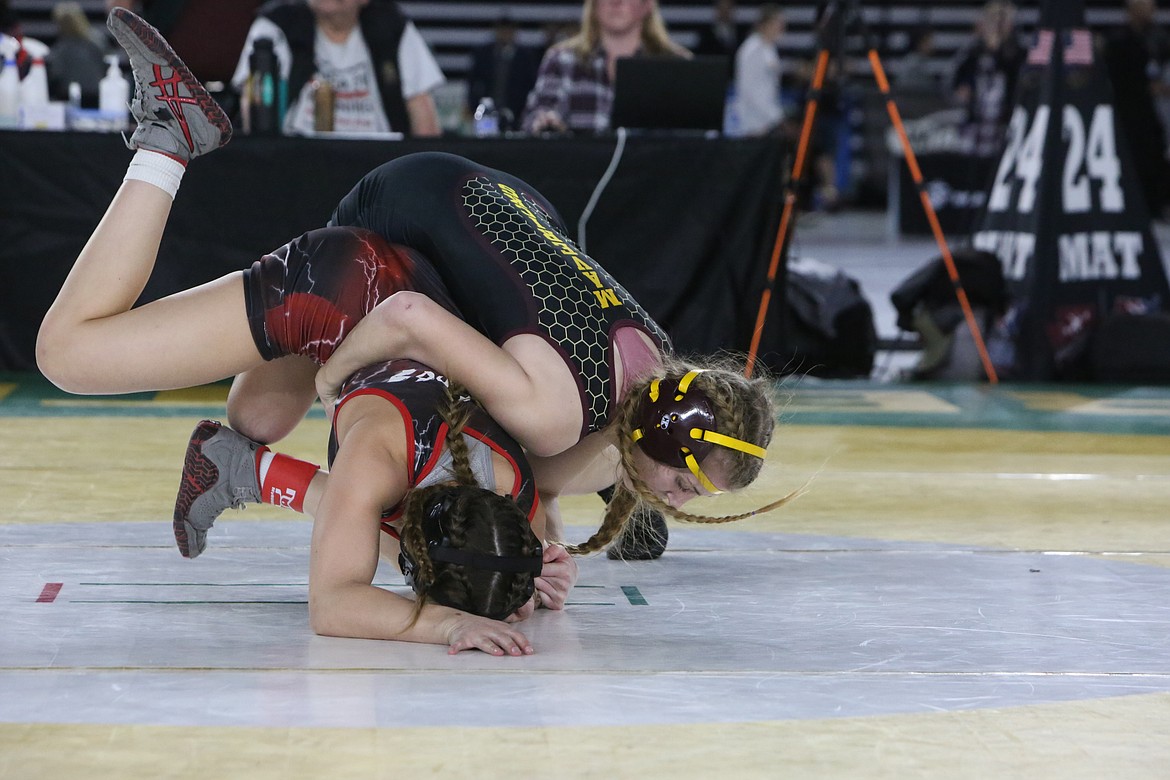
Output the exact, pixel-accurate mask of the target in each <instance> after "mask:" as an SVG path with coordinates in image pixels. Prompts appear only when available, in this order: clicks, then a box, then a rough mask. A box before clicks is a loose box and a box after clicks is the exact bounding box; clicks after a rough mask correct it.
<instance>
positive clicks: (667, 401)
mask: <svg viewBox="0 0 1170 780" xmlns="http://www.w3.org/2000/svg"><path fill="white" fill-rule="evenodd" d="M700 373H702V371H688V372H687V373H686V375H684V376H683V378H682V379H680V380H678V382H674V381H672V380H669V379H656V380H654V381H653V382H651V383H650V387H649V388H648V389H647V390H646V397H645V398H644V399H642V407H641V409H639V411H638V418H637V419H638V424H637V427H636V428H635V429H634V432H633V433H632V434H630V435H631V437H632V438H633V439H634V441H636V442H637V443H638V446H640V447H641V448H642V451H643V452H645V453H646V454H647V455H649V456H650V457H651V458H653V459H654V460H656V461H658V462H659V463H664V464H666V465H667V466H672V467H674V468H682V467H684V466H685V467H686V468H688V469H690V470H691V473H692V474H694V475H695V476H696V477H698V479H699V483H700V484H701V485H702V486H703V487H704V488H706V489H707V491H708V492H711V493H722V492H723V491H722V490H720V489H719V488H717V487H715V485H714V484H713V483H712V482H711V480H709V479H707V475H706V474H704V473H703V470H702V469H701V468H699V462H700V461H702V460H703V459H704V458H706V457H707V455H708V454H709V453H710V452H711V448H712V447H714V446H716V445H718V446H720V447H727V448H728V449H732V450H738V451H740V452H746V453H747V454H748V455H754V456H755V457H757V458H763V457H764V455H765V454H766V451H765V450H764V448H763V447H760V446H757V445H755V444H752V443H751V442H746V441H743V440H741V439H736V438H734V437H732V436H727V435H725V434H722V433H718V432H716V431H715V411H714V409H713V407H712V406H711V399H710V398H708V397H707V394H706V393H704V392H703V391H702V390H700V389H698V388H692V387H691V382H692V381H694V379H695V377H696V376H698V375H699V374H700Z"/></svg>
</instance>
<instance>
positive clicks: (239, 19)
mask: <svg viewBox="0 0 1170 780" xmlns="http://www.w3.org/2000/svg"><path fill="white" fill-rule="evenodd" d="M262 3H263V0H150V2H148V3H147V14H146V17H145V18H146V20H147V21H148V22H150V23H151V24H153V25H154V26H155V27H157V28H158V31H159V32H161V33H162V34H163V35H164V36H166V39H167V41H168V42H169V43H170V44H171V47H172V48H173V49H174V50H175V53H176V54H178V55H179V56H180V57H181V58H182V59H183V62H185V63H187V67H188V68H189V69H190V70H191V73H192V74H193V75H194V76H195V78H197V79H199V80H200V81H201V82H203V83H204V84H206V83H208V82H216V81H218V82H223V83H228V82H230V81H231V80H232V74H233V73H234V72H235V69H236V61H237V59H238V58H239V56H240V50H241V49H243V47H244V40H245V37H246V36H247V34H248V28H249V27H250V26H251V24H252V22H253V20H254V19H255V18H256V10H257V9H258V8H259V7H260V6H261V5H262ZM131 10H133V9H131Z"/></svg>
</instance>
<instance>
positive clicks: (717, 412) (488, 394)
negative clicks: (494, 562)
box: [317, 152, 792, 552]
mask: <svg viewBox="0 0 1170 780" xmlns="http://www.w3.org/2000/svg"><path fill="white" fill-rule="evenodd" d="M330 224H332V225H354V226H358V227H363V228H368V229H370V230H373V231H375V232H376V233H378V234H380V235H381V236H383V237H384V238H386V239H387V240H389V241H391V242H392V243H395V244H400V245H404V246H407V247H411V248H413V249H416V250H418V251H419V252H421V253H422V254H423V255H424V256H426V257H427V259H429V260H430V261H431V262H432V263H433V264H434V266H435V268H436V269H437V270H438V272H439V274H440V275H441V276H442V278H443V281H444V282H445V283H446V285H447V287H448V289H449V290H450V292H451V295H452V299H453V300H454V302H455V304H456V306H457V307H458V309H459V311H460V312H461V313H462V314H463V316H464V317H466V321H464V320H462V319H460V318H458V317H454V316H452V315H451V314H450V312H448V311H445V310H444V308H443V306H442V305H441V304H439V303H438V302H436V301H433V300H429V299H427V298H426V297H425V296H424V295H422V294H419V293H415V292H400V293H397V294H395V295H393V296H391V297H390V298H388V299H387V300H385V301H384V302H382V303H381V304H380V305H378V306H377V307H375V308H374V309H373V311H371V312H370V315H369V316H368V317H366V318H365V319H364V320H363V321H362V323H361V324H359V325H358V326H356V327H355V329H354V330H353V332H352V333H351V334H350V335H349V337H348V338H347V340H346V342H345V343H344V344H343V345H341V347H340V348H339V349H338V350H337V352H336V353H335V354H334V355H333V357H332V358H331V359H330V360H329V361H328V362H326V364H325V366H324V367H323V368H322V369H321V371H320V372H319V374H318V377H317V390H318V394H319V395H320V396H321V399H322V401H323V402H325V405H326V410H327V411H328V408H329V403H328V402H329V400H330V398H331V397H332V396H333V394H334V393H335V390H334V388H335V387H336V386H337V385H338V384H339V383H340V381H341V380H342V379H343V378H344V377H345V376H347V375H348V374H350V373H352V371H353V370H355V369H356V368H357V367H358V366H361V365H365V364H367V363H369V362H372V361H375V360H382V359H386V358H388V357H391V356H396V357H409V358H412V359H414V360H418V361H420V362H423V363H426V364H427V365H431V366H434V367H435V370H437V371H440V372H441V373H444V374H445V375H447V376H450V377H452V378H453V379H455V380H456V381H458V382H460V383H461V384H463V385H465V386H466V387H467V388H468V390H469V391H470V392H471V393H472V395H474V396H475V397H476V398H477V399H478V400H479V402H480V403H482V404H483V405H484V407H485V408H486V409H487V410H488V412H489V413H490V414H491V415H492V416H493V417H494V418H495V419H496V420H498V421H499V423H500V424H501V425H503V426H504V428H505V429H506V430H507V431H508V432H509V433H510V434H512V435H513V436H515V437H516V439H517V440H518V441H519V442H520V443H521V444H522V445H523V446H524V447H525V449H527V450H528V451H529V453H530V455H537V456H555V457H550V459H548V460H545V461H543V462H538V461H537V460H535V459H534V460H533V464H534V468H536V469H537V470H538V481H541V480H542V479H543V478H544V477H546V476H553V475H555V476H556V477H557V479H556V480H555V481H557V482H563V481H565V479H566V478H567V477H568V475H577V476H576V479H575V483H574V487H575V488H576V489H578V490H581V491H583V492H585V491H588V490H596V489H600V488H603V487H607V486H609V485H611V484H613V483H614V480H615V476H617V477H618V478H619V484H622V483H623V482H624V483H625V484H626V485H627V486H628V487H629V488H632V491H630V490H619V491H617V492H616V493H615V495H614V498H613V499H612V500H611V501H610V503H609V506H608V507H607V511H606V516H605V519H604V520H603V522H602V526H601V528H600V529H599V531H598V533H597V534H596V535H595V536H594V537H592V538H591V539H589V540H588V541H587V542H585V543H584V544H582V545H579V546H577V547H575V548H570V550H572V551H574V552H589V551H592V550H598V549H600V548H601V547H603V546H604V545H605V544H607V543H608V542H609V540H611V539H612V538H613V537H614V536H616V535H617V533H618V532H619V531H620V530H621V527H622V524H623V523H624V521H625V519H626V517H627V515H628V514H629V512H630V510H631V508H632V507H633V505H634V503H635V501H636V498H635V497H638V498H641V500H643V501H645V502H646V503H648V504H650V505H652V506H654V507H656V508H658V509H659V510H661V511H664V512H666V513H668V514H671V515H673V516H674V517H677V518H679V519H682V520H687V521H692V522H711V521H712V520H714V521H716V522H725V521H728V520H735V519H739V518H741V517H747V516H750V515H751V514H756V513H758V512H763V511H767V510H769V509H773V508H775V507H777V506H780V505H781V504H783V503H785V502H786V501H788V500H789V499H791V498H792V495H791V494H790V495H789V496H786V497H784V498H783V499H781V500H779V501H776V502H774V503H772V504H769V505H768V506H766V507H763V508H761V509H759V510H756V512H751V513H747V514H743V515H737V516H733V517H723V518H703V517H699V516H696V515H690V514H687V513H685V512H682V511H680V507H681V506H682V505H683V504H684V503H685V502H686V501H688V500H689V499H691V498H693V497H695V496H698V495H709V494H713V493H718V492H721V491H723V490H733V489H737V488H742V487H744V486H746V485H748V484H750V483H751V482H752V481H753V480H754V479H755V478H756V476H757V475H758V474H759V472H760V468H761V465H762V463H763V458H764V454H765V448H766V447H767V446H768V444H769V442H770V441H771V438H772V432H773V427H774V425H775V412H774V407H773V403H772V399H771V394H770V391H771V386H770V383H769V382H767V381H766V380H763V379H757V380H754V381H750V380H747V379H745V378H744V377H743V376H742V374H741V373H740V372H739V371H738V370H733V369H730V368H728V367H726V366H724V367H722V368H720V367H717V366H716V365H714V364H708V365H705V366H703V365H693V364H689V363H686V362H684V361H681V360H679V359H678V358H675V357H673V356H672V355H671V346H670V342H669V339H668V338H667V336H666V334H665V333H664V332H663V331H662V329H661V328H660V327H659V326H658V325H657V324H656V323H655V322H654V321H653V320H652V319H651V318H650V316H649V315H648V314H647V313H646V311H645V310H644V309H643V308H642V307H641V306H639V305H638V303H637V302H636V301H635V300H634V299H633V298H632V297H631V296H630V295H629V293H627V292H626V291H625V290H624V289H623V288H622V287H621V285H619V284H618V283H617V282H616V281H615V280H614V279H613V277H611V276H610V275H609V274H608V273H606V271H605V269H604V268H602V267H601V266H600V265H599V264H598V263H597V262H596V261H594V260H593V259H592V258H590V257H588V256H586V255H584V254H582V253H581V252H579V251H578V250H577V248H576V246H574V244H573V242H572V241H571V240H570V239H569V238H568V237H567V230H566V227H565V225H564V223H563V222H562V221H561V220H560V218H559V217H558V216H557V213H556V210H555V209H554V208H553V207H552V205H551V204H550V203H548V201H547V200H545V198H544V197H543V196H541V194H540V193H539V192H537V191H536V190H535V189H533V188H532V187H531V186H530V185H528V184H526V183H525V182H523V181H521V180H520V179H517V178H516V177H514V176H511V175H509V174H507V173H503V172H501V171H497V170H493V169H491V168H488V167H485V166H482V165H479V164H477V163H474V162H472V161H470V160H467V159H464V158H462V157H457V156H455V155H452V154H444V153H438V152H428V153H421V154H412V155H407V156H405V157H401V158H398V159H396V160H393V161H391V162H389V163H386V164H384V165H381V166H379V167H378V168H376V169H375V170H374V171H372V172H371V173H369V174H367V175H366V176H365V177H364V178H363V179H362V180H361V181H360V182H359V183H358V184H357V186H356V187H355V188H354V189H353V190H352V191H351V192H350V193H349V194H348V195H347V196H346V197H345V198H344V199H343V200H342V201H341V203H340V205H339V206H338V207H337V210H336V211H335V212H334V214H333V218H332V219H331V221H330ZM572 399H576V401H577V402H576V403H574V402H573V400H572ZM619 466H620V467H619ZM622 474H624V477H622ZM542 485H543V482H542ZM548 506H549V509H550V518H552V522H554V523H555V522H556V519H555V514H553V507H554V506H555V504H554V503H553V502H548Z"/></svg>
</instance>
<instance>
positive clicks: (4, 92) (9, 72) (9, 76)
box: [0, 36, 20, 129]
mask: <svg viewBox="0 0 1170 780" xmlns="http://www.w3.org/2000/svg"><path fill="white" fill-rule="evenodd" d="M0 41H3V44H4V52H3V54H4V70H2V71H0V128H2V129H9V128H14V127H16V126H17V125H18V124H20V74H19V73H18V72H17V70H16V50H15V49H14V48H13V46H12V44H14V43H16V41H15V40H13V39H12V38H7V37H5V36H0Z"/></svg>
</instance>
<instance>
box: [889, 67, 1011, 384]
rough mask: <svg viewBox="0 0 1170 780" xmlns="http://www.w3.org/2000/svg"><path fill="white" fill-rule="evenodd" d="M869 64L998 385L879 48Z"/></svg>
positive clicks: (969, 322)
mask: <svg viewBox="0 0 1170 780" xmlns="http://www.w3.org/2000/svg"><path fill="white" fill-rule="evenodd" d="M869 63H870V65H871V66H872V67H873V75H874V78H875V79H877V84H878V89H880V90H881V93H882V95H884V96H885V98H886V111H887V112H888V113H889V115H890V120H891V121H892V122H893V123H894V129H895V130H897V132H898V140H899V141H900V142H901V144H902V154H903V156H904V157H905V158H906V165H907V166H909V168H910V175H911V176H912V177H913V178H914V186H916V187H917V188H918V197H919V199H920V200H921V201H922V207H923V208H924V209H925V210H926V219H927V221H928V222H929V223H930V229H931V232H933V233H934V240H935V242H937V243H938V247H939V249H940V250H941V251H942V258H943V263H944V264H945V265H946V268H947V274H948V275H949V276H950V278H951V284H952V285H954V288H955V297H957V298H958V299H959V306H960V307H961V308H962V309H963V317H964V318H965V319H966V320H967V327H968V328H970V329H971V336H972V337H973V338H974V339H975V347H976V348H977V349H978V350H979V359H980V360H981V361H982V362H983V370H984V371H985V372H986V373H987V379H988V381H990V382H991V383H992V384H996V383H998V382H999V377H998V375H997V374H996V373H995V366H994V365H993V364H992V362H991V355H990V354H988V352H987V345H986V344H985V343H984V341H983V332H982V330H980V328H979V323H978V322H977V321H976V320H975V312H974V311H973V310H972V309H971V302H970V301H969V300H968V299H967V291H966V290H964V289H963V282H962V280H961V279H960V278H959V269H958V267H956V265H955V258H954V257H953V256H952V255H951V250H950V247H949V246H948V245H947V239H946V236H944V235H943V231H942V225H940V224H939V221H938V215H937V214H936V213H935V210H934V205H933V204H932V203H931V202H930V194H929V193H927V191H926V186H925V183H924V182H923V180H922V171H921V169H919V167H918V158H917V157H915V155H914V149H912V148H911V146H910V138H909V136H907V135H906V127H905V126H904V125H903V124H902V115H901V114H900V113H899V112H898V106H897V105H896V104H895V103H894V99H893V97H891V96H890V82H889V81H888V80H887V79H886V71H885V68H883V67H882V61H881V58H880V57H879V56H878V53H877V49H870V50H869Z"/></svg>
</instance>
